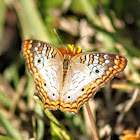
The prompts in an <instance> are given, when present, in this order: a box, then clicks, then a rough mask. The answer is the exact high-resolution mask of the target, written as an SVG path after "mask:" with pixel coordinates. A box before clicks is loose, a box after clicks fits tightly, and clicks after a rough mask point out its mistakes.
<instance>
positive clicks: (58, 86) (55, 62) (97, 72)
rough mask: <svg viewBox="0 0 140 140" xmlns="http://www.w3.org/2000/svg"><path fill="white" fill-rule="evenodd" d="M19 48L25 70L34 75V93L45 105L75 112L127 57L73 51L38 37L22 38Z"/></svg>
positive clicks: (120, 68)
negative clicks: (24, 59)
mask: <svg viewBox="0 0 140 140" xmlns="http://www.w3.org/2000/svg"><path fill="white" fill-rule="evenodd" d="M22 52H23V54H24V56H25V58H26V63H27V67H28V71H29V72H30V74H31V75H32V76H34V81H35V85H36V93H35V94H34V95H35V96H37V97H38V98H39V99H40V100H41V101H42V102H43V106H44V109H53V110H57V109H60V110H61V111H64V112H65V111H68V112H73V113H74V114H77V113H78V111H79V109H80V107H81V106H82V105H83V104H84V103H85V102H87V101H88V100H89V99H90V98H92V97H93V96H94V95H95V93H96V91H97V90H98V89H99V88H101V87H103V86H105V85H106V84H107V83H108V82H109V81H110V80H111V79H112V78H113V77H114V76H115V75H116V74H118V73H119V72H121V71H123V70H124V69H125V67H126V65H127V59H126V58H124V57H122V56H120V55H118V54H113V53H102V52H83V53H82V51H81V49H80V48H78V47H77V49H76V50H75V51H74V50H73V46H71V45H68V47H67V49H66V48H65V47H64V46H62V48H56V47H55V46H53V45H51V44H49V43H46V42H43V41H39V40H25V41H23V43H22Z"/></svg>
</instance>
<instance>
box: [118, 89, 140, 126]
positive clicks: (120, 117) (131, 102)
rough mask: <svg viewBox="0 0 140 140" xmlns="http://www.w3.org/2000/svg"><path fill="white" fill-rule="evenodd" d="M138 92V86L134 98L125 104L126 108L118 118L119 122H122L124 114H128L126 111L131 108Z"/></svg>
mask: <svg viewBox="0 0 140 140" xmlns="http://www.w3.org/2000/svg"><path fill="white" fill-rule="evenodd" d="M138 94H139V89H138V88H136V89H135V91H134V93H133V96H132V98H131V99H130V100H129V101H128V103H127V104H126V105H125V107H124V109H123V112H122V113H121V114H120V116H119V117H118V119H117V123H121V122H122V120H123V119H124V116H125V115H126V113H127V112H128V111H129V110H130V109H131V107H132V106H133V105H134V103H135V101H136V99H137V97H138Z"/></svg>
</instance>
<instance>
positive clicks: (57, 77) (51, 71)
mask: <svg viewBox="0 0 140 140" xmlns="http://www.w3.org/2000/svg"><path fill="white" fill-rule="evenodd" d="M22 51H23V54H24V55H25V57H26V62H27V66H28V70H29V72H30V73H31V74H32V75H34V79H35V84H36V89H37V95H38V96H39V98H40V99H41V100H42V102H43V103H44V108H49V109H57V108H58V107H59V104H60V100H59V96H60V95H59V94H60V89H61V84H62V68H63V67H62V55H61V53H60V52H59V50H58V49H57V48H56V47H54V46H53V45H51V44H48V43H45V42H42V41H38V40H25V41H24V42H23V44H22Z"/></svg>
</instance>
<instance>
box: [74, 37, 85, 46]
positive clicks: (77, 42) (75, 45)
mask: <svg viewBox="0 0 140 140" xmlns="http://www.w3.org/2000/svg"><path fill="white" fill-rule="evenodd" d="M85 37H86V36H85V35H84V36H83V37H81V38H80V39H79V40H78V42H77V43H76V44H74V46H76V45H77V44H78V43H79V42H80V41H81V40H82V39H83V38H85Z"/></svg>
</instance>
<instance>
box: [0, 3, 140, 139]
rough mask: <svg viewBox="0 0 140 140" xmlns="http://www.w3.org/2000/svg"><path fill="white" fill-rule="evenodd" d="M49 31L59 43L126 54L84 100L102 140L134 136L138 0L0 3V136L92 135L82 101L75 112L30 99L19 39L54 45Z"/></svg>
mask: <svg viewBox="0 0 140 140" xmlns="http://www.w3.org/2000/svg"><path fill="white" fill-rule="evenodd" d="M53 29H56V30H57V33H58V35H59V37H60V38H61V40H62V41H63V43H64V44H65V46H67V44H76V46H81V47H82V50H83V51H99V52H113V53H117V54H120V55H122V56H125V57H126V58H127V59H128V65H127V68H126V69H125V70H124V72H122V73H120V74H119V75H117V76H116V77H115V78H114V79H113V80H112V81H111V82H110V83H108V84H107V85H106V86H105V87H104V88H102V89H100V90H99V91H98V92H97V93H96V95H95V97H94V99H92V100H90V102H89V103H90V106H91V110H92V112H93V114H94V117H95V120H96V125H97V129H98V132H99V136H100V139H101V140H109V139H112V140H138V135H140V128H139V127H140V109H139V107H140V0H133V1H132V0H104V1H101V0H41V1H40V0H0V140H29V139H30V140H31V139H33V140H48V139H53V140H59V139H60V140H61V139H63V140H69V139H74V140H90V139H92V134H91V126H90V122H89V120H88V116H87V112H86V109H85V107H84V106H83V107H82V108H81V109H80V111H79V114H78V115H74V114H72V113H63V112H61V111H59V110H57V111H51V112H50V111H48V110H46V111H43V109H42V108H41V106H40V105H39V104H38V103H36V102H35V100H34V99H33V94H34V91H35V86H34V81H33V77H31V76H30V74H29V72H28V70H27V67H26V66H25V59H24V57H23V54H22V52H21V43H22V41H23V40H25V39H38V40H42V41H46V42H48V43H51V44H53V45H55V46H56V47H61V46H62V44H61V43H60V41H59V40H58V38H57V36H56V34H55V33H54V30H53ZM84 36H85V37H84ZM83 37H84V38H83ZM81 38H83V39H81ZM80 39H81V40H80ZM79 40H80V41H79ZM127 138H130V139H127Z"/></svg>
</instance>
